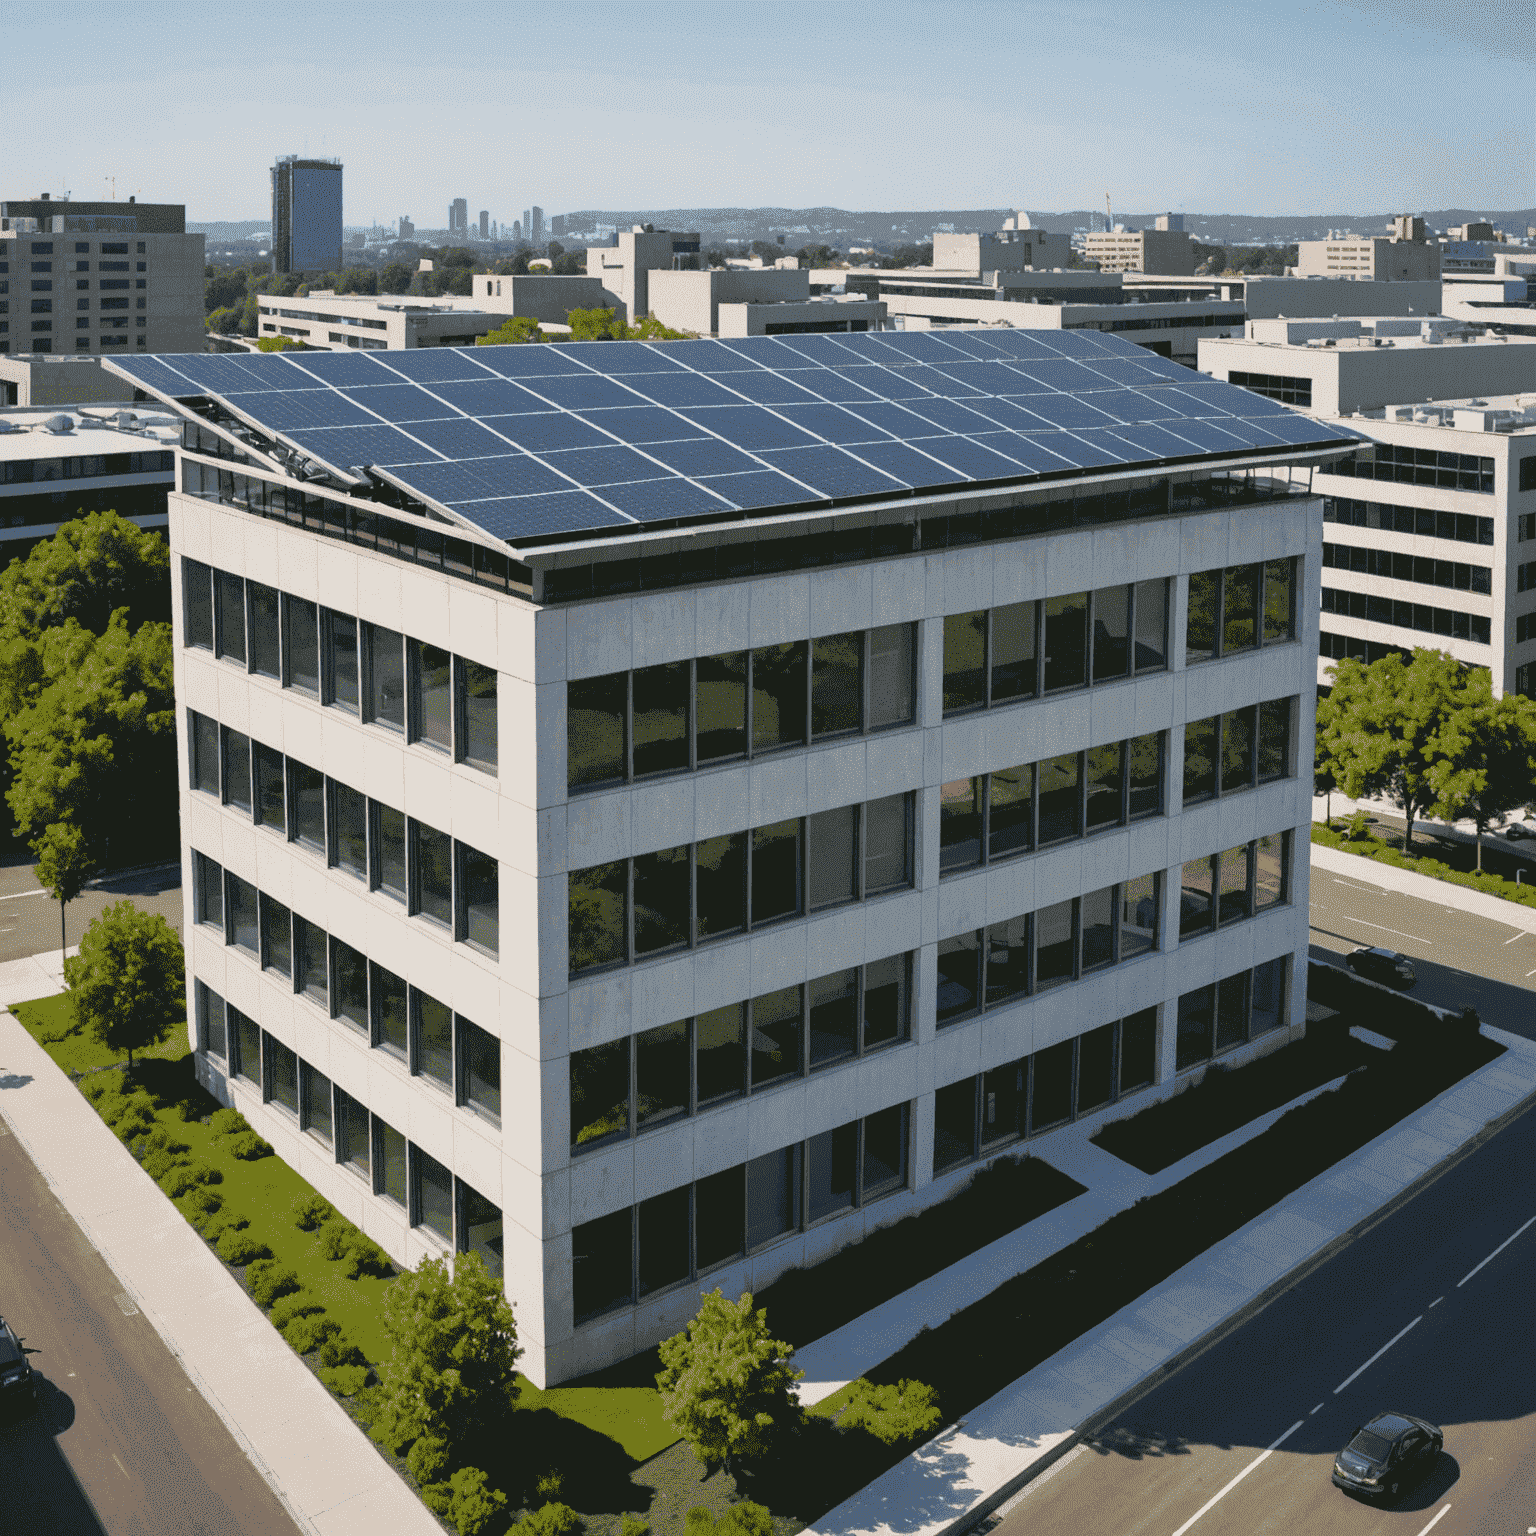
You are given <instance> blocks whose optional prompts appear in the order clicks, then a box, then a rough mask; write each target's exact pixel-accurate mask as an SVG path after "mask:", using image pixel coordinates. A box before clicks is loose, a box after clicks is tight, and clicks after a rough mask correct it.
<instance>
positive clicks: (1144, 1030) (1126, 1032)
mask: <svg viewBox="0 0 1536 1536" xmlns="http://www.w3.org/2000/svg"><path fill="white" fill-rule="evenodd" d="M1156 1079H1157V1009H1156V1008H1143V1009H1142V1010H1141V1012H1140V1013H1134V1014H1132V1015H1131V1017H1130V1018H1128V1019H1124V1020H1122V1021H1121V1024H1120V1093H1121V1095H1122V1096H1123V1095H1125V1094H1127V1093H1130V1092H1131V1091H1132V1090H1133V1089H1136V1088H1146V1087H1149V1086H1150V1085H1151V1084H1152V1083H1153V1082H1155V1081H1156Z"/></svg>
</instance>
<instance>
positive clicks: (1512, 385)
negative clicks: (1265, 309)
mask: <svg viewBox="0 0 1536 1536" xmlns="http://www.w3.org/2000/svg"><path fill="white" fill-rule="evenodd" d="M1396 324H1397V325H1401V326H1402V327H1403V328H1404V330H1406V329H1407V328H1408V327H1409V326H1410V325H1413V324H1414V322H1411V321H1402V322H1397V323H1396ZM1351 328H1353V331H1354V334H1349V332H1350V331H1351ZM1368 328H1369V329H1368ZM1394 329H1395V327H1394V322H1391V321H1385V320H1377V321H1375V322H1371V321H1335V322H1332V323H1331V324H1330V323H1328V322H1310V323H1307V324H1302V323H1300V322H1292V321H1272V322H1268V324H1267V325H1266V324H1265V323H1264V322H1259V323H1257V324H1255V325H1254V326H1253V327H1252V330H1253V331H1254V332H1255V335H1254V336H1253V337H1252V338H1251V339H1245V340H1242V341H1228V342H1205V343H1202V345H1201V348H1200V365H1201V369H1202V371H1205V372H1209V373H1212V374H1213V375H1215V376H1216V377H1217V378H1226V379H1227V380H1229V381H1230V382H1232V383H1235V384H1241V385H1243V386H1244V387H1246V388H1250V389H1255V390H1257V391H1259V392H1261V393H1263V394H1265V395H1266V396H1268V397H1269V398H1271V399H1277V400H1280V401H1283V402H1284V403H1286V404H1288V405H1294V406H1296V407H1297V408H1298V409H1301V410H1308V411H1311V412H1312V413H1313V414H1315V415H1318V416H1321V417H1323V418H1324V419H1327V420H1331V421H1334V422H1338V423H1339V424H1341V425H1344V426H1347V427H1348V428H1350V429H1351V430H1353V431H1357V432H1359V433H1361V434H1362V435H1364V436H1366V437H1368V438H1370V439H1372V441H1373V444H1374V446H1373V447H1371V448H1368V449H1366V450H1365V451H1363V452H1362V453H1361V454H1360V455H1359V458H1358V461H1356V460H1351V459H1346V460H1341V461H1339V462H1338V463H1336V464H1334V465H1332V466H1330V467H1329V468H1328V469H1327V470H1325V472H1324V474H1323V475H1322V476H1321V477H1320V478H1319V479H1316V480H1313V482H1312V488H1313V490H1314V491H1321V492H1322V493H1323V494H1324V496H1325V497H1326V500H1325V501H1324V504H1323V507H1324V518H1325V520H1326V522H1327V524H1328V526H1327V527H1326V528H1325V530H1324V535H1323V537H1324V541H1325V542H1324V546H1323V572H1322V619H1321V640H1320V642H1319V651H1320V654H1319V657H1318V663H1317V676H1318V682H1319V683H1324V682H1325V681H1326V675H1325V674H1326V672H1327V669H1328V667H1329V666H1330V665H1331V664H1332V663H1333V662H1334V661H1337V660H1340V659H1342V658H1343V657H1345V656H1355V657H1358V658H1359V659H1361V660H1362V661H1375V660H1376V659H1377V658H1378V657H1380V656H1383V655H1385V654H1387V653H1389V652H1393V651H1407V650H1411V649H1412V648H1413V647H1414V646H1416V645H1428V646H1433V647H1435V648H1436V649H1439V650H1444V651H1448V652H1450V654H1451V655H1453V656H1454V657H1455V658H1456V659H1457V660H1458V661H1461V662H1465V663H1466V664H1468V665H1470V666H1479V667H1487V668H1489V670H1490V671H1491V673H1492V675H1493V686H1494V689H1495V691H1496V692H1498V693H1506V692H1511V691H1513V692H1518V693H1524V694H1528V695H1531V696H1536V339H1533V340H1531V341H1522V340H1513V339H1512V340H1501V339H1490V338H1487V337H1473V338H1471V339H1442V340H1438V341H1436V340H1431V339H1429V337H1433V336H1436V335H1438V336H1441V337H1447V336H1450V335H1452V334H1453V333H1454V332H1455V331H1457V330H1460V329H1462V328H1460V327H1456V326H1455V324H1454V322H1450V321H1443V322H1425V323H1424V325H1423V331H1425V332H1428V333H1429V335H1428V336H1425V335H1422V334H1420V335H1411V334H1410V335H1403V334H1391V333H1392V331H1393V330H1394ZM1372 331H1374V333H1375V334H1374V335H1373V334H1371V333H1372ZM1319 332H1325V333H1326V332H1332V333H1334V334H1318V333H1319ZM1426 400H1427V401H1429V402H1431V403H1429V404H1425V403H1423V402H1425V401H1426ZM1401 402H1407V403H1401ZM1361 412H1364V413H1366V414H1364V415H1361V414H1358V413H1361ZM1436 588H1438V589H1439V590H1438V591H1437V590H1435V589H1436Z"/></svg>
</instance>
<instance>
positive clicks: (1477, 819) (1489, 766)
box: [1429, 667, 1536, 869]
mask: <svg viewBox="0 0 1536 1536" xmlns="http://www.w3.org/2000/svg"><path fill="white" fill-rule="evenodd" d="M1429 748H1430V751H1431V752H1432V754H1434V756H1435V761H1434V762H1433V763H1432V765H1431V767H1430V770H1429V782H1430V786H1431V788H1432V790H1433V791H1434V793H1435V795H1436V797H1437V798H1438V800H1439V802H1440V803H1441V804H1442V805H1444V806H1445V807H1446V808H1447V811H1448V812H1449V814H1450V815H1452V816H1455V817H1467V818H1469V819H1470V820H1471V821H1472V823H1473V825H1474V826H1475V827H1476V828H1477V867H1478V868H1479V869H1481V868H1482V867H1483V833H1484V832H1485V831H1487V829H1488V827H1489V826H1490V824H1491V823H1493V822H1494V821H1497V820H1498V819H1499V818H1500V817H1501V816H1505V815H1507V814H1508V813H1509V812H1510V811H1512V810H1515V809H1516V808H1517V807H1519V806H1523V805H1529V804H1530V803H1531V801H1532V799H1536V700H1533V699H1528V698H1526V697H1524V696H1523V695H1521V694H1514V693H1507V694H1505V695H1504V697H1503V698H1501V699H1495V698H1494V696H1493V678H1492V675H1491V674H1490V673H1489V672H1488V670H1487V669H1486V668H1484V667H1476V668H1474V669H1473V670H1472V672H1471V673H1470V674H1469V675H1468V678H1467V686H1466V688H1465V689H1464V690H1463V691H1462V693H1461V696H1460V699H1459V702H1458V705H1457V707H1456V708H1455V709H1453V710H1451V711H1450V712H1448V713H1447V714H1446V716H1445V717H1444V718H1443V719H1442V720H1441V722H1440V724H1439V728H1438V729H1437V730H1436V732H1435V734H1434V736H1433V738H1432V740H1431V742H1430V744H1429Z"/></svg>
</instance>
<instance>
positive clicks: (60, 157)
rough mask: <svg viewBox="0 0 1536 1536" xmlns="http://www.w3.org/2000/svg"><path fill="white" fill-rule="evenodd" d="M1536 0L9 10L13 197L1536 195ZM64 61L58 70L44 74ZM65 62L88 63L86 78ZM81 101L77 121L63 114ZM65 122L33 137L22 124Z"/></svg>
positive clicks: (1243, 205)
mask: <svg viewBox="0 0 1536 1536" xmlns="http://www.w3.org/2000/svg"><path fill="white" fill-rule="evenodd" d="M1533 14H1536V13H1533V8H1532V4H1531V0H1481V3H1479V4H1478V5H1476V6H1472V7H1464V6H1448V5H1445V4H1444V3H1443V0H1442V3H1434V0H1269V3H1266V4H1257V5H1256V4H1247V5H1244V4H1231V3H1221V4H1218V3H1215V0H1179V3H1166V0H1142V3H1138V4H1131V3H1120V4H1109V3H1103V0H1057V3H1049V4H1047V3H1041V0H950V3H947V4H944V3H938V0H710V3H697V0H630V3H612V0H539V3H537V4H530V3H527V0H521V3H517V4H507V3H504V0H486V3H476V4H464V3H460V0H441V3H436V4H434V3H432V0H426V3H422V0H416V3H412V4H409V5H405V4H396V3H384V0H379V3H367V0H350V3H342V4H337V3H334V0H308V3H303V4H295V3H292V0H266V3H262V4H256V5H250V4H245V5H240V6H235V5H232V4H228V3H225V0H204V3H199V4H192V3H188V0H134V4H133V5H132V6H129V7H126V8H125V7H123V6H122V5H121V4H119V3H113V4H111V5H107V4H100V3H97V0H73V3H71V4H69V5H67V6H51V7H50V6H23V5H22V4H21V3H20V0H4V3H0V45H3V46H0V52H3V54H4V55H5V56H7V57H8V58H9V59H10V60H11V66H12V67H11V68H10V69H8V71H7V78H6V88H5V97H6V119H7V121H8V123H10V124H11V125H12V131H11V132H10V133H8V134H7V140H8V142H7V144H6V146H5V155H4V185H3V187H0V196H30V195H32V194H34V193H35V192H38V191H42V190H49V191H52V192H53V193H54V194H55V195H57V194H59V193H62V192H63V191H65V190H70V191H72V192H73V194H74V196H75V197H77V198H86V197H103V196H106V195H108V188H109V183H108V181H107V178H108V177H110V176H116V178H117V193H118V195H119V196H120V197H126V195H127V194H128V193H129V192H138V193H139V195H140V196H141V197H143V198H144V199H145V200H148V201H170V202H185V203H186V205H187V214H188V217H189V218H191V219H197V220H204V219H238V218H261V217H265V215H266V213H267V211H268V209H269V206H270V192H269V184H268V177H267V170H268V167H269V166H270V165H271V163H272V160H273V157H274V156H275V155H278V154H284V153H309V154H327V155H337V156H339V157H340V158H341V159H342V160H343V162H344V163H345V166H346V175H345V184H344V185H345V198H346V220H347V222H348V223H349V224H359V223H367V222H370V221H371V220H372V219H374V218H378V219H381V220H384V221H392V220H393V219H395V218H396V217H398V216H399V215H400V214H402V213H409V214H411V215H412V216H413V217H414V218H415V219H416V221H417V222H418V223H419V224H422V225H423V226H429V225H430V226H440V225H442V224H444V223H446V221H447V205H448V202H449V200H450V199H451V198H453V197H455V196H463V197H467V198H468V199H469V206H470V212H471V214H472V215H473V214H474V213H475V212H476V211H477V210H478V209H480V208H487V209H489V210H490V212H491V216H492V217H493V218H497V219H501V220H504V221H507V222H510V221H511V220H512V219H513V218H515V217H519V216H520V214H521V211H522V209H523V208H525V207H527V206H528V205H529V204H531V203H539V204H540V205H541V206H542V207H543V208H544V209H545V210H546V212H548V213H555V212H561V211H564V210H567V209H576V208H590V207H607V208H615V207H618V208H623V207H628V208H641V207H675V206H700V207H708V206H721V205H743V206H758V205H764V204H780V205H787V206H792V207H802V206H814V205H818V204H833V205H836V206H840V207H844V208H863V209H872V208H939V207H956V208H960V207H1002V206H1018V207H1024V208H1031V209H1059V208H1082V207H1093V206H1100V205H1102V203H1103V199H1104V194H1105V192H1106V191H1107V192H1109V193H1110V195H1111V196H1112V197H1113V199H1114V205H1115V207H1116V208H1117V209H1121V210H1125V211H1149V210H1155V209H1163V208H1170V209H1175V210H1178V209H1183V210H1188V211H1198V212H1205V213H1227V212H1231V213H1255V214H1260V213H1272V214H1287V213H1304V212H1319V213H1335V212H1338V213H1343V212H1362V213H1364V212H1378V211H1384V210H1389V209H1401V210H1403V211H1410V210H1418V209H1424V208H1439V207H1447V206H1468V207H1472V208H1477V209H1482V208H1487V209H1493V208H1511V207H1523V206H1527V205H1530V204H1533V203H1536V136H1533V118H1536V114H1533V109H1532V103H1533V102H1536V72H1533V54H1536V22H1533ZM28 59H33V60H37V61H39V63H40V65H41V61H48V63H47V65H46V67H38V68H36V69H33V68H28V67H18V65H20V64H21V61H24V60H28ZM61 66H64V67H61ZM71 92H73V93H74V94H75V96H76V97H77V99H78V101H79V103H80V105H81V109H80V110H71V109H70V107H69V106H67V105H66V102H65V100H64V99H63V98H64V97H66V96H67V95H68V94H69V93H71ZM34 123H35V124H39V125H46V126H42V127H39V129H38V130H37V131H35V132H34V131H25V132H22V133H17V132H16V131H15V125H20V124H34Z"/></svg>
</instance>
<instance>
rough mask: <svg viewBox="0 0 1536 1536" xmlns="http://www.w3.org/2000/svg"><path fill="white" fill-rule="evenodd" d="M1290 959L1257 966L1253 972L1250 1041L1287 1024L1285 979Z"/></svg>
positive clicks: (1285, 957)
mask: <svg viewBox="0 0 1536 1536" xmlns="http://www.w3.org/2000/svg"><path fill="white" fill-rule="evenodd" d="M1289 966H1290V957H1289V956H1287V955H1281V956H1280V957H1279V958H1278V959H1275V960H1266V961H1265V962H1264V964H1263V965H1260V966H1255V967H1254V972H1253V1017H1252V1022H1251V1023H1250V1025H1249V1029H1248V1034H1249V1038H1250V1039H1256V1038H1257V1037H1258V1036H1259V1035H1264V1034H1268V1033H1269V1031H1270V1030H1272V1029H1278V1028H1279V1027H1280V1026H1281V1025H1282V1024H1284V1023H1285V1022H1286V1018H1285V977H1286V972H1287V970H1288V968H1289Z"/></svg>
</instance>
